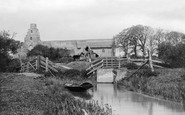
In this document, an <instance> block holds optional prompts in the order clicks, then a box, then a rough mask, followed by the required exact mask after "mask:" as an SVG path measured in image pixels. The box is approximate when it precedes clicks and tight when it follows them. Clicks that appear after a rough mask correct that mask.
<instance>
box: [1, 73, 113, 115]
mask: <svg viewBox="0 0 185 115" xmlns="http://www.w3.org/2000/svg"><path fill="white" fill-rule="evenodd" d="M55 81H57V82H55ZM63 83H64V82H63V81H61V83H60V81H59V80H57V79H55V80H54V79H53V80H52V79H35V77H34V76H25V75H20V74H10V73H8V74H6V73H4V74H0V114H1V115H13V114H18V115H84V114H85V113H88V115H112V109H111V108H110V107H109V106H107V107H101V106H100V105H98V103H97V102H93V101H91V102H85V101H82V100H77V99H75V98H74V97H73V96H72V95H71V94H69V93H68V92H67V91H66V90H65V89H64V88H63V86H62V84H63Z"/></svg>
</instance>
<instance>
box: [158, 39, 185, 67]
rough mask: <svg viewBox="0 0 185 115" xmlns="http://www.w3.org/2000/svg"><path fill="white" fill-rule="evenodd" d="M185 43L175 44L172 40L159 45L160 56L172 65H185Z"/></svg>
mask: <svg viewBox="0 0 185 115" xmlns="http://www.w3.org/2000/svg"><path fill="white" fill-rule="evenodd" d="M184 49H185V44H183V43H179V44H177V45H175V46H174V45H173V44H172V43H170V42H163V43H161V44H160V45H159V48H158V52H159V58H160V59H162V60H163V61H165V62H166V63H168V64H169V65H170V66H171V67H185V50H184Z"/></svg>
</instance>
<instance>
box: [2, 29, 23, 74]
mask: <svg viewBox="0 0 185 115" xmlns="http://www.w3.org/2000/svg"><path fill="white" fill-rule="evenodd" d="M13 37H14V34H13V35H12V36H11V35H10V34H9V33H8V32H6V31H2V32H0V60H1V61H0V72H5V71H7V69H8V65H9V63H10V62H11V60H12V56H13V54H15V53H17V49H18V48H19V47H20V42H19V41H15V40H14V39H13Z"/></svg>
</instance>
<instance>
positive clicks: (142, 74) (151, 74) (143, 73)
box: [137, 69, 159, 77]
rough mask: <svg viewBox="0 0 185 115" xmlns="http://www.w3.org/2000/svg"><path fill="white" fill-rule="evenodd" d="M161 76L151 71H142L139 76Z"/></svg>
mask: <svg viewBox="0 0 185 115" xmlns="http://www.w3.org/2000/svg"><path fill="white" fill-rule="evenodd" d="M158 74H159V72H156V71H154V72H152V71H151V69H143V70H140V71H139V72H138V73H137V75H139V76H141V77H151V76H157V75H158Z"/></svg>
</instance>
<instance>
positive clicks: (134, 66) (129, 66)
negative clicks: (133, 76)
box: [123, 62, 139, 70]
mask: <svg viewBox="0 0 185 115" xmlns="http://www.w3.org/2000/svg"><path fill="white" fill-rule="evenodd" d="M123 66H124V65H123ZM124 67H126V68H127V69H131V70H133V69H138V68H139V66H138V65H137V64H135V63H132V62H131V63H127V64H126V65H125V66H124Z"/></svg>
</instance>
